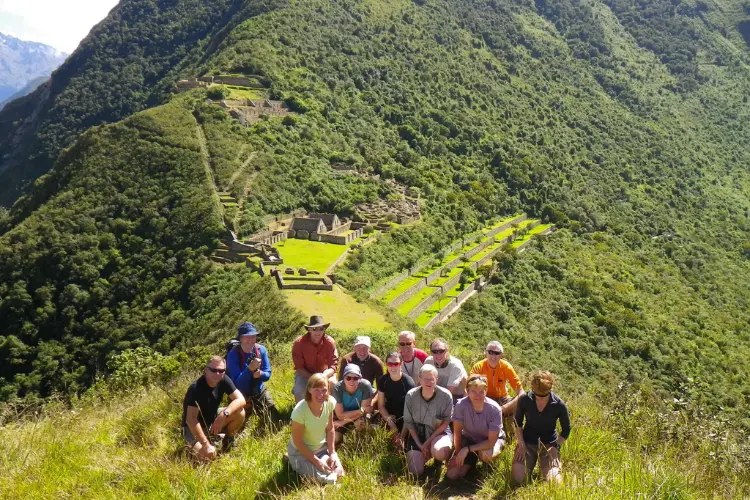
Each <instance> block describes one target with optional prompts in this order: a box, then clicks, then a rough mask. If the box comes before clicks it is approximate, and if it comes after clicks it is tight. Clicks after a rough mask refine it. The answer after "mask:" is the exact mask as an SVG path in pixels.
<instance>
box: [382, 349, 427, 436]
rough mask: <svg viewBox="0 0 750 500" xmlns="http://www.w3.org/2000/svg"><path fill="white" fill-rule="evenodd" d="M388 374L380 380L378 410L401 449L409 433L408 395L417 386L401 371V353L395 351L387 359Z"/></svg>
mask: <svg viewBox="0 0 750 500" xmlns="http://www.w3.org/2000/svg"><path fill="white" fill-rule="evenodd" d="M385 362H386V363H385V364H386V366H387V367H388V368H387V370H388V373H386V374H385V375H383V376H382V377H380V380H378V408H379V409H380V416H381V417H382V419H383V422H384V423H385V425H386V426H387V427H388V428H389V429H390V430H391V431H393V435H392V436H391V439H392V440H393V442H394V444H395V445H396V446H397V447H399V448H401V447H403V445H404V438H405V437H406V434H407V433H408V431H407V430H406V427H404V401H406V394H407V393H408V392H409V391H410V390H412V389H414V388H415V387H416V386H417V385H416V384H415V383H414V380H413V379H412V378H411V377H410V376H409V375H407V374H405V373H403V372H402V371H401V353H399V352H398V351H393V352H392V353H390V354H388V357H387V358H385Z"/></svg>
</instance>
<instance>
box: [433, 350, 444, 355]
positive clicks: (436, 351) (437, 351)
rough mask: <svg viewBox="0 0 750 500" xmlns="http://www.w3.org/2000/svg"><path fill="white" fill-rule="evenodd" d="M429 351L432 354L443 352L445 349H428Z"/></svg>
mask: <svg viewBox="0 0 750 500" xmlns="http://www.w3.org/2000/svg"><path fill="white" fill-rule="evenodd" d="M430 352H431V353H432V354H443V353H444V352H445V349H430Z"/></svg>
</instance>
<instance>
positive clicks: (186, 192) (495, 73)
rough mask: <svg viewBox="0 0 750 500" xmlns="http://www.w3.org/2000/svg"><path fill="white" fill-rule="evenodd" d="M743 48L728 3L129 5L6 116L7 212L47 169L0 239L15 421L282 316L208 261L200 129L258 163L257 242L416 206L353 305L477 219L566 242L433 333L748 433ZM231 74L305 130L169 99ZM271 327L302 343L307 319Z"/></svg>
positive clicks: (363, 274) (253, 171)
mask: <svg viewBox="0 0 750 500" xmlns="http://www.w3.org/2000/svg"><path fill="white" fill-rule="evenodd" d="M749 20H750V9H749V8H748V7H747V6H746V5H744V4H742V3H741V2H731V1H725V2H712V1H699V2H695V3H693V2H691V1H689V0H685V1H684V2H671V1H662V0H657V1H649V2H645V1H642V2H638V1H635V0H618V1H611V2H601V1H588V2H580V1H567V0H563V1H556V2H551V1H550V2H544V1H538V2H527V1H521V2H516V1H514V2H511V1H505V0H493V1H489V2H488V1H478V0H477V1H470V0H460V1H458V0H453V1H444V0H419V1H416V2H412V1H405V0H369V1H335V2H330V1H323V0H312V1H304V2H301V1H300V2H297V1H289V2H284V1H275V2H270V1H269V2H260V1H246V2H240V1H237V2H229V1H226V2H225V1H215V2H210V3H207V2H193V1H192V0H180V1H177V2H161V1H156V0H130V1H125V2H123V3H122V4H121V5H120V6H118V7H117V8H116V9H115V10H114V11H113V12H112V14H111V15H110V17H108V19H107V20H105V21H104V22H103V23H102V24H100V25H99V26H98V27H96V28H95V29H94V31H93V32H92V34H91V36H90V38H89V39H88V40H87V41H86V42H85V43H84V44H83V45H82V47H81V48H80V49H79V50H78V51H77V52H76V53H75V54H73V55H72V56H71V57H70V59H69V60H68V62H67V63H66V64H65V65H64V66H63V67H62V68H61V69H60V70H59V71H58V72H57V73H56V74H55V76H54V77H53V78H52V80H51V82H50V83H48V84H46V85H44V86H42V88H40V89H38V90H37V91H36V92H34V93H33V94H31V95H30V96H27V97H26V98H24V99H21V100H19V101H16V102H14V103H13V104H12V105H10V106H8V107H6V109H4V110H3V111H2V113H0V141H3V142H1V143H0V157H2V166H0V176H2V177H1V179H2V184H1V185H2V186H3V189H6V187H7V190H6V191H4V193H5V194H4V195H3V196H6V197H5V198H4V200H10V199H13V198H14V197H15V195H14V194H13V193H16V194H17V193H18V192H19V191H17V187H18V186H20V185H21V184H22V183H23V182H25V181H27V180H30V179H33V178H35V177H37V176H38V175H39V174H41V173H43V172H46V171H47V170H48V169H49V167H50V166H51V165H52V164H53V163H55V162H56V163H55V168H54V169H53V170H52V172H50V173H49V174H47V175H46V176H44V177H42V178H41V179H39V180H38V181H37V183H36V184H35V186H34V188H33V189H30V190H29V191H28V194H27V195H26V196H24V197H23V198H22V199H21V200H20V201H19V203H18V204H17V205H16V206H15V207H14V209H13V210H12V211H11V213H10V214H7V215H6V216H5V218H4V220H3V221H2V223H3V229H2V231H3V233H4V234H3V236H2V237H0V322H2V324H3V326H4V329H3V332H2V333H0V335H1V336H0V365H1V366H2V368H0V377H1V378H0V380H1V381H2V382H3V383H2V384H1V385H2V387H3V391H4V392H3V393H2V394H1V395H0V397H1V398H2V399H14V398H16V397H24V396H29V395H31V396H34V395H41V396H48V395H50V394H52V393H55V392H66V391H68V392H69V391H77V390H79V389H81V388H83V387H85V386H86V385H88V384H89V383H90V382H91V381H92V380H93V378H94V376H95V375H96V374H97V373H101V372H103V371H105V368H104V365H105V363H106V360H107V359H108V357H109V356H110V355H111V353H113V352H117V351H119V350H121V349H123V348H127V347H133V346H136V345H152V346H155V347H156V348H158V349H159V350H162V351H169V350H172V349H174V348H176V347H182V346H184V345H188V344H191V343H200V342H203V338H202V337H203V335H204V334H205V332H210V334H209V335H207V338H206V339H205V342H210V341H215V340H217V339H219V338H220V337H221V332H220V328H221V327H222V325H224V326H225V325H228V324H231V321H234V320H235V319H238V318H239V317H241V316H242V315H243V314H245V315H247V314H250V312H252V314H254V315H262V314H265V313H263V310H264V308H263V307H262V306H265V307H267V308H268V307H269V304H277V303H280V302H281V301H282V299H281V298H280V296H279V295H278V294H275V293H274V292H273V290H270V289H269V290H265V289H264V288H263V287H265V286H266V285H264V284H263V283H266V282H264V281H262V280H251V279H249V273H247V272H246V271H236V270H216V269H214V268H211V267H210V266H209V265H208V263H207V260H206V259H205V255H206V254H207V253H208V251H209V249H210V248H211V246H213V245H215V244H216V239H217V237H218V235H219V234H220V231H221V225H220V217H219V213H218V212H217V210H218V208H217V205H216V204H215V203H214V202H213V196H214V191H213V186H211V183H210V182H209V180H210V176H207V175H206V171H205V164H204V160H205V158H204V157H203V153H202V150H201V147H200V146H201V144H200V139H199V137H200V136H199V135H197V128H198V126H199V125H200V127H202V130H203V131H204V133H206V134H207V141H208V149H209V152H210V155H211V156H212V158H213V159H217V158H224V159H226V161H227V162H235V163H238V164H241V163H242V162H243V161H244V160H243V159H241V158H240V154H239V152H240V151H242V153H243V154H250V153H253V152H254V153H256V154H255V155H254V156H253V160H252V161H250V162H248V164H247V170H246V171H245V172H244V174H243V175H242V176H240V177H238V178H235V179H234V182H233V184H232V190H233V192H232V194H233V195H234V196H236V197H237V199H238V200H240V202H241V203H242V205H243V208H244V209H245V211H246V213H249V214H251V215H252V216H251V217H249V218H248V220H246V221H244V223H246V224H247V225H248V227H250V228H253V227H256V226H257V224H258V220H259V217H260V216H262V215H263V214H266V213H281V212H287V211H290V210H295V209H298V208H301V207H302V208H307V209H310V210H336V211H337V212H339V213H342V214H346V213H348V212H349V211H351V209H352V206H353V204H355V203H358V202H361V201H369V200H373V199H375V198H378V197H379V198H387V197H388V196H389V194H390V191H389V188H388V186H387V184H386V183H385V182H384V180H390V179H394V180H396V181H397V182H399V183H401V184H404V185H407V186H409V187H410V188H412V189H413V190H415V191H416V192H418V193H419V194H420V196H421V197H422V199H423V200H424V202H425V205H426V206H425V220H424V222H423V223H421V224H419V225H416V226H414V227H411V228H403V229H401V230H398V231H395V232H393V233H392V234H390V235H387V236H384V237H383V238H381V239H380V240H379V241H378V243H377V244H375V245H370V246H368V247H366V248H365V249H363V250H361V251H360V252H358V253H356V254H354V255H353V257H352V258H350V259H349V261H348V262H347V264H346V269H344V270H343V272H342V273H341V276H340V277H341V280H342V282H343V283H344V284H345V285H346V286H347V287H348V288H350V289H352V290H356V291H358V292H359V293H361V294H366V293H367V292H368V291H370V290H372V289H373V288H374V287H375V285H376V283H378V282H380V281H382V280H383V279H386V278H387V277H388V276H389V275H392V274H395V273H397V272H399V271H401V270H403V269H405V268H407V267H409V266H410V265H412V264H413V263H414V262H415V261H416V260H418V259H421V258H427V257H429V256H430V255H434V254H435V253H438V252H440V251H441V249H442V248H443V247H444V246H445V244H446V242H450V241H452V240H455V239H457V238H458V237H460V236H461V235H462V234H465V233H467V232H469V231H471V230H473V229H477V228H478V227H480V221H482V220H485V219H487V218H489V217H492V216H497V215H499V214H505V213H512V212H516V211H520V210H523V211H527V212H528V213H530V214H531V215H533V216H538V217H543V218H544V219H545V220H547V221H550V222H554V223H556V224H557V226H558V227H559V228H560V230H559V231H558V232H557V233H556V234H555V235H553V236H551V237H549V238H548V239H546V240H545V241H544V242H543V244H541V245H539V246H538V248H536V249H534V250H532V251H530V252H528V253H527V254H525V255H524V256H523V257H522V258H518V259H516V258H515V257H513V256H510V257H508V258H507V259H505V260H503V261H502V262H500V263H499V265H500V266H501V270H502V272H501V274H500V276H499V277H498V278H497V280H496V282H495V283H494V284H493V285H492V286H491V287H490V290H489V292H488V293H486V294H483V295H481V296H480V297H479V298H477V299H474V300H472V301H471V302H470V303H468V304H467V306H466V308H465V311H464V312H462V313H460V314H458V315H457V316H456V317H455V318H454V319H452V320H451V321H449V322H448V323H446V324H445V325H444V326H443V327H442V330H441V331H440V333H441V334H444V335H446V336H447V337H448V338H449V339H450V340H451V341H454V342H456V343H457V344H458V345H461V346H462V347H463V349H465V351H464V352H466V353H473V354H477V355H478V353H479V352H480V350H481V345H480V343H481V342H484V341H485V340H487V339H489V338H500V339H501V341H503V342H504V343H506V344H508V346H509V350H510V352H511V353H512V354H513V357H514V359H515V360H516V363H517V364H518V365H519V366H520V367H522V368H523V369H524V370H527V369H532V368H538V367H549V368H552V369H554V370H555V371H556V372H557V373H558V374H560V375H561V376H562V377H563V379H564V380H567V382H566V385H565V388H566V391H568V392H575V391H584V390H586V389H589V388H592V387H597V388H602V389H603V390H602V394H609V393H610V392H608V391H614V390H615V388H616V387H617V386H618V385H619V384H626V385H627V384H634V385H636V386H638V387H642V388H643V390H645V391H650V392H652V393H653V394H655V395H656V396H655V398H656V399H659V400H662V399H664V398H667V396H670V397H677V398H678V399H679V398H683V397H685V398H688V399H689V400H690V401H691V402H692V403H691V404H693V403H694V404H696V405H699V406H700V408H702V409H703V410H701V411H704V410H705V411H706V412H708V413H714V414H719V415H720V416H721V418H722V419H727V420H729V421H730V423H729V424H728V425H729V426H731V427H732V428H735V427H736V428H741V429H744V430H745V431H746V430H747V429H748V428H750V422H748V421H747V417H746V415H747V409H748V406H749V404H750V392H749V391H750V389H748V386H747V384H745V383H744V381H745V380H747V378H748V376H750V367H749V366H748V364H747V363H746V362H745V361H744V360H746V359H747V358H748V356H750V336H749V335H750V333H749V332H750V293H749V290H748V285H747V284H748V283H750V237H749V236H748V231H749V230H750V221H749V220H748V217H750V214H748V211H749V210H750V199H749V197H750V173H749V172H748V170H747V165H748V161H749V160H750V126H748V125H749V124H748V112H749V111H750V104H748V102H747V101H748V98H747V96H748V95H750V78H749V77H750V66H749V64H750V51H749V50H748V44H747V23H748V21H749ZM221 73H240V74H246V75H256V76H258V77H259V78H260V79H262V81H264V82H266V83H267V84H268V85H269V86H270V89H269V92H270V94H271V96H272V97H274V98H279V99H284V100H286V101H287V102H288V103H289V104H290V106H291V108H292V110H293V111H294V112H295V115H292V116H290V117H289V119H284V120H283V121H279V120H269V121H261V122H259V123H257V124H254V125H252V126H251V127H248V128H244V127H240V126H239V125H238V124H237V123H236V122H234V121H233V120H232V119H230V118H229V116H228V115H227V114H226V113H225V112H224V111H222V110H221V109H219V108H218V107H217V106H209V105H206V104H205V103H204V102H203V100H204V98H205V92H204V91H202V90H196V91H193V92H192V93H189V94H187V95H185V96H180V97H177V98H170V96H169V95H168V94H167V92H166V90H168V88H169V86H170V85H171V83H173V82H174V81H175V80H177V78H178V76H183V77H187V76H193V77H194V76H201V75H205V74H221ZM170 99H171V101H170ZM166 101H170V102H169V103H168V104H164V105H162V106H160V107H156V108H154V109H149V110H147V111H144V112H140V113H137V114H135V115H133V113H135V112H136V111H140V110H142V109H145V108H148V107H151V106H152V105H155V104H161V103H163V102H166ZM131 115H132V116H131ZM128 116H130V117H129V118H126V117H128ZM122 118H126V119H125V120H124V121H121V122H119V123H115V124H113V125H106V126H98V127H95V128H93V129H90V130H88V131H87V132H85V133H84V134H83V135H79V134H81V133H82V132H83V131H84V130H85V129H88V128H89V127H90V126H94V125H99V124H100V123H102V122H116V121H117V120H120V119H122ZM71 145H72V147H70V148H69V149H64V148H66V147H68V146H71ZM61 152H62V154H60V156H59V158H58V154H59V153H61ZM221 161H224V160H221ZM335 163H346V164H348V165H350V166H353V167H355V168H356V169H357V171H358V172H359V173H360V174H361V177H358V178H357V179H356V180H352V179H348V178H342V177H341V176H336V175H334V174H333V171H332V169H331V165H332V164H335ZM211 166H212V167H213V168H214V169H216V168H217V166H220V164H219V163H213V164H212V165H211ZM376 175H377V176H379V177H375V176H376ZM6 180H7V182H6ZM19 183H21V184H19ZM14 190H16V191H14ZM240 284H241V285H240ZM242 287H250V288H252V290H251V291H249V292H248V293H245V294H240V295H238V294H239V292H238V291H237V290H238V289H241V288H242ZM237 297H243V299H242V300H240V301H239V302H236V300H237ZM258 297H264V301H260V300H259V299H258ZM252 304H255V307H253V306H252ZM270 309H273V311H271V312H268V314H269V316H262V317H263V318H266V319H264V320H263V321H265V322H266V323H267V324H269V325H274V323H275V322H276V320H278V324H277V325H275V326H273V327H272V328H271V332H272V334H273V335H278V338H280V339H286V338H288V337H289V332H290V331H291V329H293V327H294V325H295V324H296V323H295V321H296V320H297V319H299V317H298V316H296V315H295V314H286V311H285V310H284V309H283V308H278V309H275V308H273V307H270ZM227 311H229V312H227ZM248 311H250V312H248ZM277 314H278V316H277ZM271 317H273V320H271V319H270V318H271ZM281 318H285V319H284V320H283V321H282V320H281ZM473 354H472V355H473ZM634 390H635V389H634ZM743 419H744V420H743Z"/></svg>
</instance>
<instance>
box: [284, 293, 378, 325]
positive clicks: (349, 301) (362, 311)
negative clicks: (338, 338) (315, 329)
mask: <svg viewBox="0 0 750 500" xmlns="http://www.w3.org/2000/svg"><path fill="white" fill-rule="evenodd" d="M283 293H284V295H285V296H286V298H287V300H288V301H289V303H290V304H291V305H292V306H294V307H296V308H297V309H299V310H300V311H302V312H303V313H304V315H305V317H309V316H312V315H313V314H318V315H322V316H323V317H324V318H325V320H326V322H328V321H330V322H331V326H332V327H333V328H336V329H342V330H355V329H374V330H385V329H388V328H392V326H391V324H390V323H388V321H386V319H385V317H383V315H382V314H380V312H378V311H377V310H375V309H373V308H372V307H370V306H369V305H368V304H365V303H363V302H357V300H356V299H355V298H354V297H352V296H351V295H349V294H347V293H346V292H345V291H344V289H343V288H341V287H340V286H337V285H335V286H334V287H333V291H331V292H326V291H316V290H284V291H283Z"/></svg>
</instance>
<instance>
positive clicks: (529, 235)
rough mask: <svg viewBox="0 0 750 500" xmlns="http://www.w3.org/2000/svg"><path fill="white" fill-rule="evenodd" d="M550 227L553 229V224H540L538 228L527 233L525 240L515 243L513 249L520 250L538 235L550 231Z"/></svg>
mask: <svg viewBox="0 0 750 500" xmlns="http://www.w3.org/2000/svg"><path fill="white" fill-rule="evenodd" d="M550 227H552V224H539V225H538V226H537V227H535V228H534V229H532V230H531V231H529V232H528V233H526V235H525V236H524V237H523V238H518V239H517V240H516V241H514V242H513V243H512V244H511V246H512V247H513V248H518V247H520V246H521V245H523V244H524V243H526V242H527V241H529V240H530V239H531V238H533V237H534V236H536V235H537V234H539V233H541V232H543V231H545V230H547V229H549V228H550Z"/></svg>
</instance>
